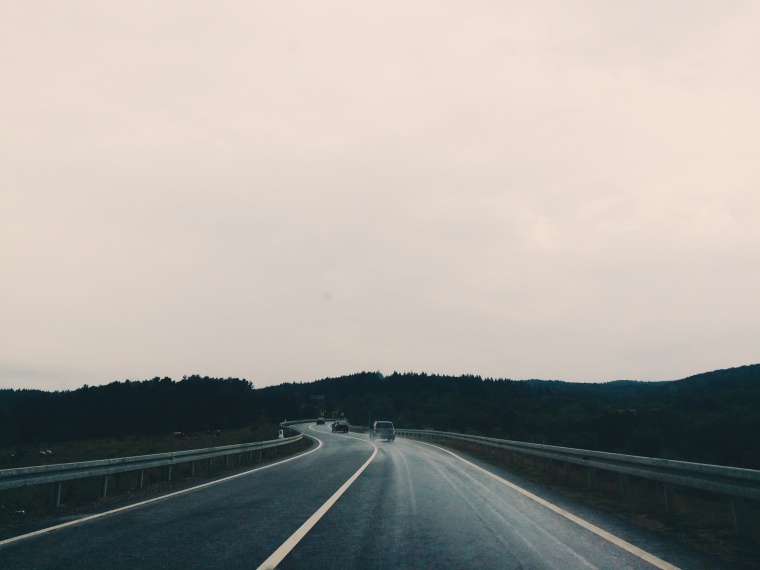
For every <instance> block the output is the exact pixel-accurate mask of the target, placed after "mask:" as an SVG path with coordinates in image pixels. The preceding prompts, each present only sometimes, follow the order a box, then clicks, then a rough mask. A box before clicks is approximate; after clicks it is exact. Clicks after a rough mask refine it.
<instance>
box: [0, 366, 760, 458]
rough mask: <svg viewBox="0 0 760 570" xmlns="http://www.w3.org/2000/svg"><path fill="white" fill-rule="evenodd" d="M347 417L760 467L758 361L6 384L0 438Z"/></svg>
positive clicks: (13, 441)
mask: <svg viewBox="0 0 760 570" xmlns="http://www.w3.org/2000/svg"><path fill="white" fill-rule="evenodd" d="M322 412H324V413H325V414H326V415H328V416H331V415H341V414H344V415H345V417H346V418H348V419H349V421H350V422H351V423H352V424H355V425H356V424H358V425H367V424H368V423H369V422H370V420H372V421H374V420H377V419H388V420H392V421H393V422H394V423H395V424H396V425H397V426H403V427H407V428H432V429H439V430H446V431H454V432H462V433H472V434H481V435H488V436H492V437H499V438H505V439H513V440H521V441H534V442H537V443H547V444H552V445H560V446H567V447H576V448H582V449H595V450H601V451H611V452H619V453H626V454H634V455H645V456H650V457H665V458H673V459H681V460H685V461H695V462H701V463H715V464H723V465H733V466H738V467H745V468H750V469H760V438H758V437H757V434H758V433H760V364H754V365H750V366H742V367H738V368H730V369H726V370H716V371H713V372H707V373H704V374H698V375H695V376H691V377H689V378H684V379H682V380H675V381H664V382H639V381H634V380H618V381H613V382H607V383H600V384H586V383H573V382H564V381H560V380H510V379H492V378H486V379H484V378H481V377H480V376H473V375H463V376H443V375H436V374H426V373H414V372H407V373H397V372H394V373H393V374H391V375H389V376H383V375H382V374H380V373H379V372H360V373H356V374H351V375H348V376H341V377H336V378H323V379H320V380H315V381H313V382H306V383H285V384H281V385H279V386H271V387H266V388H260V389H254V387H253V385H252V384H251V383H250V382H248V381H246V380H239V379H236V378H226V379H222V378H208V377H200V376H191V377H187V378H183V379H182V380H181V381H178V382H174V381H172V380H171V379H169V378H162V379H159V378H154V379H152V380H145V381H142V382H129V381H127V382H114V383H112V384H108V385H106V386H95V387H87V386H84V387H82V388H80V389H78V390H74V391H65V392H43V391H39V390H0V445H22V444H30V443H32V444H33V443H34V442H38V443H43V442H53V441H60V440H63V439H82V438H88V437H107V436H119V435H129V434H135V433H145V434H151V433H153V434H162V433H169V432H172V431H186V432H187V431H199V430H205V429H217V428H221V429H223V428H225V427H242V426H244V425H247V424H250V423H253V422H256V421H258V420H261V419H267V420H275V421H282V420H285V419H288V420H294V419H307V418H315V417H317V416H318V415H320V414H321V413H322Z"/></svg>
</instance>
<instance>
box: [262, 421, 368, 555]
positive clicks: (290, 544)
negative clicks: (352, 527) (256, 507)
mask: <svg viewBox="0 0 760 570" xmlns="http://www.w3.org/2000/svg"><path fill="white" fill-rule="evenodd" d="M349 437H351V436H349ZM351 439H359V438H356V437H352V438H351ZM360 441H364V442H365V443H370V442H367V441H366V440H360ZM370 445H371V446H372V447H373V448H374V451H373V452H372V456H371V457H370V458H369V459H367V461H366V462H365V463H364V465H362V466H361V467H359V470H358V471H357V472H356V473H354V474H353V475H352V476H351V478H350V479H349V480H348V481H346V482H345V483H343V485H342V486H341V488H340V489H338V490H337V491H335V493H334V494H333V496H332V497H330V498H329V499H327V502H326V503H325V504H324V505H322V506H321V507H319V509H317V512H315V513H314V514H313V515H311V516H310V517H309V519H308V520H307V521H306V522H305V523H303V524H302V525H301V527H300V528H299V529H298V530H297V531H295V532H294V533H293V534H292V535H291V536H290V538H288V539H287V540H286V541H285V542H283V543H282V545H281V546H280V548H278V549H277V550H275V551H274V553H273V554H272V555H271V556H270V557H269V558H267V559H266V560H264V562H263V563H262V564H261V566H259V567H258V569H257V570H272V569H273V568H276V567H277V565H278V564H279V563H280V562H282V560H283V559H284V558H285V557H286V556H287V555H288V554H290V551H291V550H293V549H294V548H295V547H296V545H297V544H298V543H299V542H301V539H302V538H303V537H304V536H306V535H307V534H308V532H309V531H310V530H311V529H312V528H314V525H315V524H317V523H318V522H319V519H321V518H322V517H323V516H324V515H325V513H327V511H329V510H330V508H331V507H332V506H333V505H334V504H335V502H336V501H337V500H338V499H340V497H341V496H342V495H343V493H345V492H346V491H347V490H348V488H349V487H350V486H351V485H352V484H353V482H354V481H356V479H358V477H359V475H361V474H362V472H363V471H364V470H365V469H366V468H367V466H369V464H370V463H372V460H373V459H374V458H375V456H376V455H377V446H376V445H375V444H374V443H370Z"/></svg>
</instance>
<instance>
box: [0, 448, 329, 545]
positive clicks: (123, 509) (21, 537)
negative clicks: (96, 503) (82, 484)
mask: <svg viewBox="0 0 760 570" xmlns="http://www.w3.org/2000/svg"><path fill="white" fill-rule="evenodd" d="M309 437H312V438H314V439H316V440H317V441H318V442H319V445H318V446H317V447H315V448H314V449H310V450H309V451H307V452H306V453H302V454H300V455H296V456H295V457H289V458H288V459H283V460H282V461H277V462H276V463H270V464H269V465H264V466H262V467H257V468H256V469H251V470H250V471H244V472H243V473H236V474H235V475H230V476H229V477H225V478H224V479H217V480H215V481H210V482H209V483H203V484H201V485H196V486H195V487H189V488H188V489H182V490H181V491H175V492H174V493H169V494H168V495H162V496H160V497H154V498H152V499H148V500H146V501H141V502H139V503H135V504H133V505H127V506H125V507H119V508H118V509H113V510H111V511H106V512H104V513H98V514H96V515H90V516H88V517H84V518H81V519H77V520H73V521H69V522H65V523H62V524H59V525H55V526H50V527H47V528H43V529H40V530H36V531H34V532H30V533H28V534H22V535H19V536H14V537H12V538H6V539H5V540H0V546H4V545H6V544H10V543H12V542H16V541H19V540H23V539H25V538H31V537H33V536H38V535H40V534H45V533H47V532H53V531H54V530H60V529H62V528H65V527H67V526H73V525H76V524H81V523H84V522H87V521H91V520H94V519H99V518H101V517H105V516H108V515H113V514H116V513H120V512H122V511H128V510H130V509H134V508H136V507H141V506H143V505H147V504H149V503H155V502H157V501H163V500H164V499H169V498H171V497H176V496H177V495H184V494H185V493H190V492H192V491H197V490H198V489H203V488H204V487H210V486H212V485H218V484H219V483H224V482H226V481H230V480H231V479H237V478H238V477H245V476H246V475H250V474H252V473H256V472H257V471H261V470H263V469H269V468H270V467H277V466H278V465H282V464H283V463H289V462H290V461H295V460H296V459H300V458H302V457H306V456H307V455H309V454H311V453H314V452H315V451H317V450H319V448H320V447H322V440H320V439H319V438H318V437H314V436H313V435H310V436H309Z"/></svg>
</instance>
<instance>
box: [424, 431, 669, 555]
mask: <svg viewBox="0 0 760 570" xmlns="http://www.w3.org/2000/svg"><path fill="white" fill-rule="evenodd" d="M416 443H421V444H423V445H429V446H430V447H434V448H435V449H439V450H440V451H444V452H446V453H448V454H449V455H452V456H454V457H456V458H457V459H459V460H460V461H462V462H464V463H466V464H467V465H469V466H470V467H473V468H475V469H477V470H478V471H481V472H483V473H485V474H486V475H488V476H489V477H491V478H492V479H495V480H496V481H498V482H499V483H502V484H504V485H506V486H507V487H509V488H510V489H513V490H515V491H517V492H518V493H520V494H522V495H524V496H526V497H528V498H529V499H532V500H534V501H535V502H537V503H538V504H539V505H543V506H544V507H546V508H547V509H549V510H551V511H554V512H555V513H557V514H558V515H561V516H563V517H565V518H566V519H568V520H571V521H572V522H574V523H576V524H577V525H580V526H582V527H583V528H585V529H586V530H589V531H591V532H593V533H594V534H596V535H597V536H600V537H601V538H603V539H605V540H608V541H609V542H611V543H612V544H614V545H616V546H619V547H620V548H622V549H623V550H627V551H628V552H630V553H631V554H633V555H634V556H637V557H639V558H641V559H642V560H644V561H645V562H649V563H650V564H652V565H653V566H655V567H657V568H661V569H662V570H680V569H679V568H678V566H673V565H672V564H670V563H669V562H665V561H664V560H661V559H660V558H657V557H656V556H655V555H654V554H650V553H649V552H647V551H646V550H642V549H641V548H639V547H637V546H634V545H633V544H631V543H630V542H626V541H625V540H623V539H622V538H618V537H617V536H615V535H614V534H610V533H609V532H607V531H606V530H602V529H601V528H599V527H598V526H595V525H593V524H591V523H590V522H588V521H585V520H583V519H582V518H580V517H577V516H575V515H574V514H572V513H569V512H567V511H566V510H564V509H561V508H559V507H558V506H556V505H553V504H552V503H550V502H548V501H545V500H544V499H542V498H541V497H538V496H536V495H534V494H533V493H531V492H529V491H526V490H525V489H523V488H522V487H518V486H517V485H515V484H514V483H510V482H509V481H506V480H505V479H502V478H501V477H499V476H498V475H494V474H493V473H491V472H490V471H488V470H487V469H483V468H482V467H480V466H479V465H475V464H474V463H472V462H471V461H467V460H466V459H464V458H463V457H460V456H459V455H457V454H456V453H453V452H451V451H449V450H448V449H445V448H443V447H438V446H437V445H432V444H430V443H425V442H424V441H418V442H416Z"/></svg>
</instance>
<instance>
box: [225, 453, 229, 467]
mask: <svg viewBox="0 0 760 570" xmlns="http://www.w3.org/2000/svg"><path fill="white" fill-rule="evenodd" d="M224 466H225V467H229V466H230V456H229V455H225V456H224Z"/></svg>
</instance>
